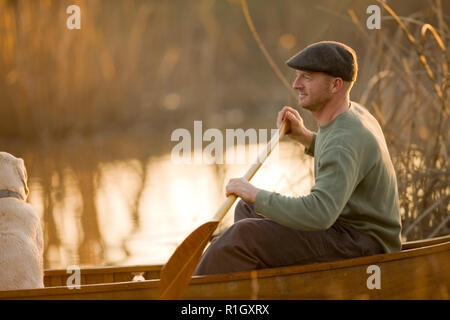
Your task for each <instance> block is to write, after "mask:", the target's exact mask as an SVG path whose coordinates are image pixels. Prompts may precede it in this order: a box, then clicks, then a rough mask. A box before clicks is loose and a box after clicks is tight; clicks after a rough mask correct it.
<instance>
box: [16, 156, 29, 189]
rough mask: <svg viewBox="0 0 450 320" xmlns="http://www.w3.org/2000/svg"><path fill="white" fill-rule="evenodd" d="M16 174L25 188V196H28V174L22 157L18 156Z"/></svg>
mask: <svg viewBox="0 0 450 320" xmlns="http://www.w3.org/2000/svg"><path fill="white" fill-rule="evenodd" d="M16 170H17V174H18V175H19V177H20V179H21V180H22V184H23V188H24V190H25V196H26V197H28V194H29V193H30V190H29V189H28V184H27V181H28V174H27V169H26V168H25V163H24V162H23V159H20V158H18V164H17V166H16Z"/></svg>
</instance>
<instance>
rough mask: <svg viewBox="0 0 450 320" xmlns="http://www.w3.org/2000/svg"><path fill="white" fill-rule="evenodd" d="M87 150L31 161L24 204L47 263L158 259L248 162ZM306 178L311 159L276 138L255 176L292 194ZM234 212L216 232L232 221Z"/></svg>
mask: <svg viewBox="0 0 450 320" xmlns="http://www.w3.org/2000/svg"><path fill="white" fill-rule="evenodd" d="M85 148H86V149H84V150H77V152H78V153H79V154H81V156H78V157H70V156H69V157H67V155H66V156H65V157H64V159H61V158H60V157H58V156H57V155H55V157H53V158H52V159H46V160H45V161H43V162H42V163H39V168H36V166H37V163H36V162H35V161H32V165H33V169H34V172H35V173H37V174H35V176H33V178H32V179H30V198H29V202H30V203H31V204H32V205H33V207H34V208H35V209H36V211H37V212H38V214H40V216H41V219H42V224H43V230H44V234H45V252H44V254H45V259H44V264H45V268H62V267H66V266H68V265H71V264H78V265H81V266H93V265H95V266H100V265H132V264H160V263H164V262H166V261H167V259H168V258H169V257H170V255H171V253H172V252H173V251H174V250H175V248H176V246H177V245H178V244H179V243H180V242H181V241H182V240H183V239H184V238H185V237H186V236H187V235H188V234H189V233H190V232H192V231H193V230H194V229H195V228H196V227H198V226H199V225H200V224H202V223H203V222H206V221H208V220H209V219H211V218H212V216H213V215H214V213H215V211H216V210H217V208H218V207H219V206H220V204H221V203H222V202H223V201H224V200H225V196H224V189H225V184H226V182H227V181H228V179H229V178H231V177H238V176H242V175H243V174H244V173H245V171H246V170H247V169H248V167H249V165H248V164H242V165H194V164H189V165H187V164H186V165H182V164H179V165H174V164H173V162H172V161H171V158H170V153H169V152H167V153H165V154H163V155H161V156H154V155H153V156H151V155H148V154H145V153H134V155H135V157H133V158H131V159H127V158H123V157H117V159H115V158H114V157H111V158H110V159H108V160H105V159H99V158H98V157H96V154H97V153H98V151H97V150H96V148H95V147H92V146H91V147H89V146H86V147H85ZM102 153H105V150H102ZM61 154H63V152H61ZM255 156H256V154H255ZM68 159H72V160H71V161H69V162H68ZM30 171H31V170H30ZM293 172H294V173H295V174H292V173H293ZM311 178H312V160H311V159H308V158H307V157H306V156H304V155H303V150H302V148H300V146H299V145H296V144H293V143H286V142H282V143H281V144H280V152H279V153H278V156H277V157H275V156H271V157H269V159H268V160H267V161H266V163H265V164H264V165H263V166H262V167H261V169H260V170H259V172H258V173H257V174H256V175H255V177H254V178H253V182H254V183H255V185H257V186H258V187H261V188H264V189H268V190H273V191H278V192H283V193H285V194H290V195H298V194H306V193H308V191H309V189H310V188H311V186H312V181H311ZM293 191H295V193H294V192H293ZM233 210H234V208H232V209H231V210H230V212H229V214H228V215H227V216H226V217H225V220H224V221H223V223H222V224H221V226H220V227H219V229H218V232H222V231H223V230H224V229H226V228H227V227H228V226H229V225H230V224H231V223H232V218H233V215H232V212H233Z"/></svg>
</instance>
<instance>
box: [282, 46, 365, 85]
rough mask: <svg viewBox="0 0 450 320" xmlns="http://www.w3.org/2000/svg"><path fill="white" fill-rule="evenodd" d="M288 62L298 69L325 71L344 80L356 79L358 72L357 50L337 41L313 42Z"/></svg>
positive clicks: (290, 65) (287, 62)
mask: <svg viewBox="0 0 450 320" xmlns="http://www.w3.org/2000/svg"><path fill="white" fill-rule="evenodd" d="M286 64H287V65H288V66H289V67H291V68H293V69H297V70H303V71H316V72H324V73H327V74H329V75H331V76H333V77H340V78H342V80H344V81H355V80H356V75H357V73H358V62H357V58H356V53H355V50H353V49H352V48H350V47H349V46H347V45H345V44H343V43H340V42H335V41H321V42H317V43H313V44H311V45H309V46H307V47H306V48H305V49H303V50H302V51H300V52H299V53H297V54H296V55H295V56H293V57H292V58H290V59H289V60H288V61H286Z"/></svg>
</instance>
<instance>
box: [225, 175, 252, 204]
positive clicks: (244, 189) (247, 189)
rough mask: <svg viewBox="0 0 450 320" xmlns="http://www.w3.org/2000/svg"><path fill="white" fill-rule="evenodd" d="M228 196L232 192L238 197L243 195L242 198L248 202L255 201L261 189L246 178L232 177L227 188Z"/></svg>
mask: <svg viewBox="0 0 450 320" xmlns="http://www.w3.org/2000/svg"><path fill="white" fill-rule="evenodd" d="M225 191H226V195H227V197H228V196H229V195H230V194H235V195H236V196H238V197H241V198H242V200H244V201H246V202H248V203H255V199H256V195H257V194H258V192H259V191H260V189H258V188H256V187H254V186H253V185H252V184H250V183H249V182H248V181H246V180H245V179H244V178H237V179H230V181H229V182H228V184H227V186H226V188H225Z"/></svg>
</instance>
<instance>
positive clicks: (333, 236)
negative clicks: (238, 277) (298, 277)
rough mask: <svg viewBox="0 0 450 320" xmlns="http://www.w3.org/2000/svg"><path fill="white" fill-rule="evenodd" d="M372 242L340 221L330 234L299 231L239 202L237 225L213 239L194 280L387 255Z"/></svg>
mask: <svg viewBox="0 0 450 320" xmlns="http://www.w3.org/2000/svg"><path fill="white" fill-rule="evenodd" d="M383 252H384V250H383V248H382V247H381V245H380V244H379V243H378V242H377V241H376V240H375V239H374V238H372V237H371V236H369V235H367V234H364V233H361V232H358V231H356V230H355V229H353V228H352V227H350V226H348V225H344V224H343V223H341V222H340V221H339V219H338V220H337V221H336V222H335V223H334V224H333V225H332V226H331V227H330V228H329V229H327V230H325V231H300V230H295V229H291V228H288V227H285V226H282V225H280V224H278V223H276V222H274V221H272V220H269V219H267V218H264V217H262V216H261V215H258V214H257V213H256V212H255V210H254V206H253V205H252V204H249V203H247V202H244V201H243V200H240V201H239V203H238V204H237V206H236V210H235V214H234V224H233V225H232V226H231V227H230V228H229V229H228V230H226V231H225V232H224V233H223V234H222V235H221V236H218V237H216V238H214V239H213V240H212V241H211V244H210V245H209V247H208V248H207V249H206V251H205V253H204V254H203V256H202V258H201V260H200V263H199V265H198V266H197V269H196V270H195V272H194V275H203V274H215V273H227V272H237V271H248V270H255V269H264V268H274V267H282V266H289V265H298V264H309V263H315V262H325V261H334V260H341V259H349V258H355V257H361V256H369V255H374V254H379V253H383Z"/></svg>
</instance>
